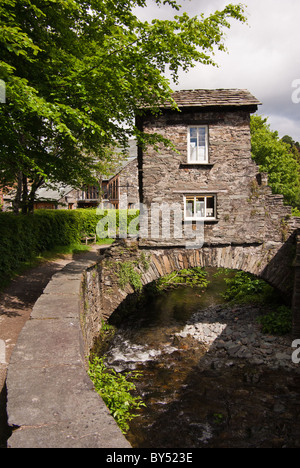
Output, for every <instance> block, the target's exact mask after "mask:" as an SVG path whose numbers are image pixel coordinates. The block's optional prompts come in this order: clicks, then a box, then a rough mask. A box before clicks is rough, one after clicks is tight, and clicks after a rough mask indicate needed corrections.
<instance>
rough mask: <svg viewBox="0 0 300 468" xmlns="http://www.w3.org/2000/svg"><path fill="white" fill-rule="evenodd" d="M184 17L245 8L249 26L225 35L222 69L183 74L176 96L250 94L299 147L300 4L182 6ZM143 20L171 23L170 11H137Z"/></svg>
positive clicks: (210, 1) (208, 1)
mask: <svg viewBox="0 0 300 468" xmlns="http://www.w3.org/2000/svg"><path fill="white" fill-rule="evenodd" d="M178 3H179V4H180V5H181V6H182V10H181V11H182V12H184V11H186V12H187V13H188V14H189V15H190V16H196V15H198V14H200V13H204V14H205V15H206V16H207V15H209V14H210V13H214V12H215V11H216V10H222V9H223V8H224V7H225V6H226V5H227V4H228V3H233V4H237V3H243V4H245V6H246V16H247V24H245V23H241V22H239V21H236V20H231V21H230V23H231V29H230V30H227V29H226V40H225V45H226V47H227V49H228V51H227V53H224V52H219V51H217V52H216V55H215V57H214V60H215V61H216V62H217V64H218V66H219V67H218V68H216V67H213V66H211V65H201V64H197V65H196V67H195V68H192V69H191V70H190V71H189V72H188V73H184V72H182V73H181V74H180V81H179V84H178V85H175V84H173V85H172V88H173V89H174V90H178V89H202V88H209V89H211V88H241V89H248V90H249V91H250V92H251V93H252V94H253V95H254V96H255V97H256V98H257V99H259V100H260V101H261V102H262V105H261V106H259V109H258V114H259V115H262V116H264V117H268V123H269V124H270V127H271V129H272V130H277V131H278V133H279V136H280V137H282V136H284V135H290V136H291V137H292V138H293V139H294V140H295V141H299V142H300V1H299V0H284V1H283V0H245V1H243V0H241V1H234V0H231V1H230V0H228V1H225V0H178ZM137 14H138V16H139V17H140V18H141V19H144V20H147V21H150V20H151V19H152V18H160V19H170V18H171V17H172V16H173V15H174V14H178V13H177V12H175V10H173V9H172V8H171V7H170V6H162V7H158V6H157V5H156V4H155V2H154V1H153V0H149V2H148V7H147V8H143V9H140V8H139V9H137Z"/></svg>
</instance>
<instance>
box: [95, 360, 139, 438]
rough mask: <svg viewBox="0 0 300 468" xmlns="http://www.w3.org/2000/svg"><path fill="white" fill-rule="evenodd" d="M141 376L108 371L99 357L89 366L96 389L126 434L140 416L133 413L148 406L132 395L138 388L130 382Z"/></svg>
mask: <svg viewBox="0 0 300 468" xmlns="http://www.w3.org/2000/svg"><path fill="white" fill-rule="evenodd" d="M140 375H141V374H140V373H138V372H128V373H124V374H121V373H117V372H116V371H115V370H114V369H108V368H107V367H106V366H105V364H104V359H103V358H99V357H95V358H94V359H93V361H92V362H90V364H89V376H90V378H91V380H92V381H93V383H94V386H95V389H96V391H97V392H98V393H99V395H101V397H102V399H103V401H104V403H105V404H106V406H107V407H108V409H109V410H110V412H111V414H112V416H113V417H114V419H115V420H116V422H117V424H118V426H119V427H120V429H121V430H122V432H123V433H124V434H125V433H126V432H127V431H128V429H129V425H128V422H129V421H131V420H132V419H133V418H135V417H136V416H138V415H137V414H134V413H133V411H136V410H138V409H140V408H141V407H142V406H146V405H145V404H144V403H143V402H142V400H141V398H140V397H135V396H133V395H132V394H131V392H132V391H133V390H135V388H136V387H135V385H134V383H133V382H131V381H130V380H133V379H137V378H138V377H140Z"/></svg>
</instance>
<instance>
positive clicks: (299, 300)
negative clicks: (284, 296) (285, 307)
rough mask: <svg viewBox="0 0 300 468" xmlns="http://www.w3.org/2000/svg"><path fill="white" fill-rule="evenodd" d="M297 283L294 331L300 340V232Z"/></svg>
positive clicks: (297, 255) (294, 298) (299, 236)
mask: <svg viewBox="0 0 300 468" xmlns="http://www.w3.org/2000/svg"><path fill="white" fill-rule="evenodd" d="M294 266H295V282H294V295H293V317H294V323H293V331H294V335H295V337H296V338H298V339H299V338H300V230H298V236H297V251H296V259H295V264H294Z"/></svg>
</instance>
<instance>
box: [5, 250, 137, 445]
mask: <svg viewBox="0 0 300 468" xmlns="http://www.w3.org/2000/svg"><path fill="white" fill-rule="evenodd" d="M98 262H99V257H98V255H95V253H94V254H93V253H88V254H85V255H84V256H83V258H81V260H78V259H77V260H76V261H74V262H72V263H71V264H69V265H68V266H67V267H65V268H64V269H63V270H62V271H61V272H59V273H57V274H55V275H54V276H53V278H52V280H51V281H50V283H49V284H48V286H47V287H46V289H45V290H44V293H43V294H42V295H41V296H40V298H39V299H38V301H37V302H36V304H35V306H34V308H33V311H32V314H31V318H30V320H28V322H27V323H26V324H25V326H24V328H23V330H22V332H21V334H20V336H19V339H18V342H17V345H16V347H15V349H14V351H13V354H12V358H11V360H10V363H9V367H8V376H7V390H8V396H7V413H8V423H9V425H10V426H12V427H14V430H13V433H12V436H11V437H10V439H9V440H8V447H9V448H111V449H116V448H130V447H131V446H130V444H129V442H128V441H127V440H126V439H125V437H124V435H123V434H122V432H121V430H120V429H119V427H118V426H117V424H116V422H115V420H114V419H113V417H112V415H111V414H110V412H109V410H108V408H107V407H106V405H105V404H104V402H103V400H102V398H101V397H100V396H99V395H98V394H97V393H96V391H95V389H94V386H93V384H92V381H91V380H90V378H89V376H88V374H87V356H88V350H89V345H88V344H87V343H86V342H85V340H84V339H83V335H84V336H85V337H86V338H87V339H89V340H91V342H92V341H93V339H94V338H95V337H96V336H97V335H98V333H99V329H100V328H99V326H101V315H99V316H97V317H96V316H93V314H92V313H90V312H91V310H94V312H95V313H96V312H97V314H101V311H100V307H99V306H98V305H97V301H98V299H99V288H98V287H99V277H98V273H99V271H100V270H99V266H98ZM83 276H84V278H83ZM83 291H84V292H85V294H84V296H83V294H82V293H83ZM89 304H91V308H89V307H88V305H89Z"/></svg>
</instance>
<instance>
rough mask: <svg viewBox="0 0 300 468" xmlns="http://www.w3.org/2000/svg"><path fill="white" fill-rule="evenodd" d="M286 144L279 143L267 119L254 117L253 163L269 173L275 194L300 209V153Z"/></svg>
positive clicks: (270, 183)
mask: <svg viewBox="0 0 300 468" xmlns="http://www.w3.org/2000/svg"><path fill="white" fill-rule="evenodd" d="M285 141H286V139H285ZM285 141H283V140H280V139H279V137H278V132H276V131H272V130H271V129H270V126H269V125H268V123H267V119H264V118H262V117H260V116H257V115H254V116H251V142H252V156H253V159H254V160H255V162H256V163H257V164H258V165H259V167H260V170H261V171H262V172H267V173H268V177H269V185H270V187H271V188H272V190H273V193H278V194H282V195H283V196H284V199H285V202H286V203H287V204H289V205H291V206H293V207H294V208H300V160H299V153H298V151H296V152H295V151H294V150H293V148H292V147H291V145H290V144H289V143H286V142H285ZM294 214H297V212H296V211H295V213H294Z"/></svg>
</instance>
